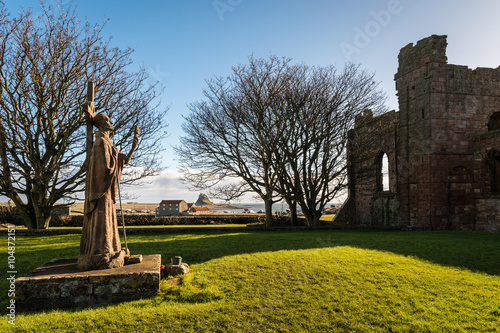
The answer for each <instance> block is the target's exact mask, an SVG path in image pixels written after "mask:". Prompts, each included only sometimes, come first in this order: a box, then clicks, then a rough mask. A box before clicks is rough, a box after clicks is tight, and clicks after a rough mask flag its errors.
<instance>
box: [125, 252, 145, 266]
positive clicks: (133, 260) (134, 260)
mask: <svg viewBox="0 0 500 333" xmlns="http://www.w3.org/2000/svg"><path fill="white" fill-rule="evenodd" d="M141 262H142V254H135V255H132V256H128V257H125V265H130V264H140V263H141Z"/></svg>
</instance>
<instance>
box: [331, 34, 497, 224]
mask: <svg viewBox="0 0 500 333" xmlns="http://www.w3.org/2000/svg"><path fill="white" fill-rule="evenodd" d="M446 45H447V42H446V36H436V35H433V36H430V37H428V38H425V39H423V40H421V41H419V42H418V43H417V44H416V45H413V44H409V45H407V46H405V47H404V48H402V49H401V51H400V53H399V57H398V59H399V67H398V71H397V73H396V75H395V81H396V89H397V95H398V99H399V112H397V113H394V112H393V115H392V116H390V118H391V121H389V122H388V121H387V118H388V115H387V114H385V115H381V116H379V117H375V118H373V120H371V122H366V121H364V122H361V121H359V122H357V124H356V127H355V129H354V130H355V131H357V132H358V133H363V132H370V131H373V130H372V129H370V127H372V128H376V126H378V131H379V132H380V133H382V134H381V135H379V136H378V137H379V138H378V139H376V140H371V141H373V143H372V146H371V147H367V148H365V151H367V152H368V153H367V155H366V156H367V158H366V160H365V161H364V162H363V163H356V164H355V165H353V166H352V167H351V168H352V171H351V173H350V175H351V177H350V178H351V179H350V181H351V182H352V183H351V184H350V191H349V195H350V196H349V199H348V202H347V203H346V205H345V207H346V210H347V209H349V210H351V213H350V214H349V215H350V217H349V219H350V220H354V221H355V223H358V224H366V225H371V226H385V227H397V226H399V227H421V228H426V229H433V230H444V229H462V230H490V231H500V193H499V192H500V190H499V188H500V186H499V178H500V168H499V166H498V164H499V163H500V153H499V152H500V68H496V69H489V68H477V69H475V70H472V69H469V68H468V67H466V66H457V65H450V64H448V63H447V57H446ZM359 120H361V118H360V119H359ZM383 123H384V124H385V125H384V126H386V127H387V126H389V127H387V128H386V129H385V131H380V126H381V124H383ZM359 138H360V136H358V138H357V139H354V140H360V139H359ZM353 144H355V142H353ZM391 147H394V149H392V148H391ZM384 150H386V151H384ZM382 152H383V153H387V156H388V157H389V174H390V175H389V178H390V179H391V186H390V189H389V191H387V190H386V191H382V190H381V189H380V186H377V185H375V186H372V187H370V186H369V185H367V182H366V181H367V180H368V184H369V183H370V180H371V181H373V182H375V183H377V182H378V180H377V179H378V178H380V176H379V175H380V170H379V169H380V162H379V158H380V157H379V156H380V155H381V153H382ZM497 156H498V157H497ZM367 166H368V167H371V169H370V170H371V171H368V172H365V173H366V174H367V175H368V176H365V177H363V180H362V181H360V179H359V177H356V175H357V174H359V173H360V172H359V171H358V170H360V169H366V168H367ZM349 200H350V201H351V202H349ZM348 206H349V207H350V208H348ZM346 216H347V214H345V213H343V214H340V220H342V219H345V218H346ZM340 220H339V222H340Z"/></svg>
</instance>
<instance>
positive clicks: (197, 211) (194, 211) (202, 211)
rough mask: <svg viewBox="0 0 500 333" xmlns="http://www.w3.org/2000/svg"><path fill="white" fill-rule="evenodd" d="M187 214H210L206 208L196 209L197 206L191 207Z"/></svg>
mask: <svg viewBox="0 0 500 333" xmlns="http://www.w3.org/2000/svg"><path fill="white" fill-rule="evenodd" d="M188 213H189V214H210V213H211V211H210V209H208V208H207V207H198V206H195V205H193V206H191V208H189V210H188Z"/></svg>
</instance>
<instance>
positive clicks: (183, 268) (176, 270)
mask: <svg viewBox="0 0 500 333" xmlns="http://www.w3.org/2000/svg"><path fill="white" fill-rule="evenodd" d="M188 273H189V265H188V264H186V263H185V262H183V263H181V264H180V265H165V276H176V275H181V274H188Z"/></svg>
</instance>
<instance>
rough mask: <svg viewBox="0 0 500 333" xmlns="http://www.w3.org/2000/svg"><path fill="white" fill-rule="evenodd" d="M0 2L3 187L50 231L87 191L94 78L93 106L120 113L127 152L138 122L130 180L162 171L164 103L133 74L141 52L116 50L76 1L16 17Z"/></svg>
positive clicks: (141, 75)
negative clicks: (61, 211) (56, 211)
mask: <svg viewBox="0 0 500 333" xmlns="http://www.w3.org/2000/svg"><path fill="white" fill-rule="evenodd" d="M0 8H1V11H0V13H1V14H0V84H1V85H0V87H1V88H0V95H1V100H0V119H1V125H0V162H1V165H0V176H1V178H0V194H1V195H5V196H6V197H8V198H9V199H10V200H12V202H13V203H14V204H15V205H16V207H17V209H18V210H19V213H20V214H21V215H22V217H23V219H24V220H25V222H26V225H27V226H28V228H29V229H42V228H48V226H49V222H50V213H51V211H52V209H53V207H54V205H56V203H57V202H58V201H60V200H61V199H67V200H74V199H75V197H76V195H77V194H78V192H79V191H81V190H82V185H83V183H84V174H85V167H84V163H83V162H84V160H85V126H84V115H83V112H82V109H81V106H82V105H83V104H84V103H85V101H86V85H87V81H89V80H91V81H94V82H96V88H95V92H96V94H95V109H96V110H97V111H100V112H104V113H106V114H108V115H109V116H110V118H111V119H112V120H113V123H114V124H115V135H114V138H115V141H116V145H117V146H118V147H119V148H120V150H123V151H127V150H128V149H129V147H126V146H127V145H130V142H131V141H132V140H130V139H129V138H130V136H131V135H133V133H132V132H131V128H134V127H135V125H138V126H139V127H140V128H141V138H140V143H139V148H138V150H137V153H136V155H135V156H134V159H133V160H132V162H131V166H132V168H129V169H128V172H125V174H124V177H123V181H122V182H125V183H137V182H138V181H139V180H140V179H143V178H144V177H146V176H151V175H154V174H156V172H157V171H158V170H159V160H158V152H159V151H160V150H161V147H160V145H159V143H160V140H161V139H162V138H163V137H164V135H165V132H164V128H165V126H166V124H165V122H164V116H165V113H166V110H162V111H160V110H159V109H158V105H157V104H155V102H154V101H155V99H156V97H157V96H158V94H159V91H158V89H157V87H156V86H155V85H154V86H146V80H147V79H148V75H147V73H146V71H145V70H143V69H142V70H139V71H138V72H129V71H127V67H128V66H129V65H130V64H131V58H130V55H131V53H132V52H133V51H132V50H131V49H125V50H120V49H118V48H114V47H111V45H110V41H109V39H106V38H104V36H103V28H104V24H102V25H91V24H89V23H88V22H84V23H83V24H82V23H81V22H79V21H78V20H77V17H76V14H75V10H74V8H71V7H69V8H63V7H62V6H60V7H59V8H57V9H52V8H48V7H46V6H45V5H44V13H43V15H42V16H41V17H39V18H34V17H33V15H32V13H31V11H30V10H26V11H23V12H22V13H21V14H19V16H18V17H14V18H13V17H11V16H9V15H8V14H7V13H6V10H5V6H4V3H3V2H0Z"/></svg>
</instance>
